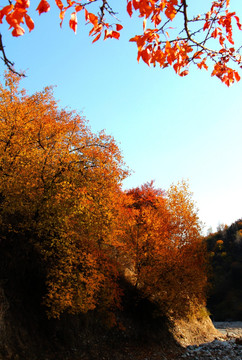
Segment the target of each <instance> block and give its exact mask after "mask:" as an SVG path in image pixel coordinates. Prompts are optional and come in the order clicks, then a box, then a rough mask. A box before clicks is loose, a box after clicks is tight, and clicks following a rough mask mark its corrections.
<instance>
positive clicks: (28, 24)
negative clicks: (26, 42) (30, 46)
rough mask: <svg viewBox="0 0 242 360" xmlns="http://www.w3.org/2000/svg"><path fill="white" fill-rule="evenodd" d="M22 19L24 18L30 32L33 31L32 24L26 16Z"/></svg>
mask: <svg viewBox="0 0 242 360" xmlns="http://www.w3.org/2000/svg"><path fill="white" fill-rule="evenodd" d="M24 17H25V22H26V25H27V26H28V28H29V32H30V31H32V30H33V29H34V22H33V20H32V19H31V17H30V16H29V15H28V14H25V15H24Z"/></svg>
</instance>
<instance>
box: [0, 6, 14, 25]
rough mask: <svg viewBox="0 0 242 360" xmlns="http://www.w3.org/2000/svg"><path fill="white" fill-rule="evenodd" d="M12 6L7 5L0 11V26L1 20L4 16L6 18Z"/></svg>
mask: <svg viewBox="0 0 242 360" xmlns="http://www.w3.org/2000/svg"><path fill="white" fill-rule="evenodd" d="M13 7H14V6H13V5H7V6H5V7H4V8H3V9H2V10H0V24H2V19H3V17H4V16H6V15H7V14H8V13H9V12H10V11H11V10H12V9H13Z"/></svg>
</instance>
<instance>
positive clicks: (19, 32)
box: [12, 25, 25, 37]
mask: <svg viewBox="0 0 242 360" xmlns="http://www.w3.org/2000/svg"><path fill="white" fill-rule="evenodd" d="M24 32H25V31H24V29H23V28H22V27H21V26H20V25H15V28H14V29H13V31H12V35H13V36H15V37H18V36H22V35H23V34H24Z"/></svg>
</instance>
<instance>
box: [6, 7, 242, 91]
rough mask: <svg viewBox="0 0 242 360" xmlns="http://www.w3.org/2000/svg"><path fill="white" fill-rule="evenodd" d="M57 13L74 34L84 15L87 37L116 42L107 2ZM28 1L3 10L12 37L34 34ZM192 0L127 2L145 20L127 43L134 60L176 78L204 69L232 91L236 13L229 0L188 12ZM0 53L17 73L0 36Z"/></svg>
mask: <svg viewBox="0 0 242 360" xmlns="http://www.w3.org/2000/svg"><path fill="white" fill-rule="evenodd" d="M55 3H56V6H57V7H58V9H59V17H60V25H62V23H63V21H64V18H65V15H66V13H67V12H69V15H70V18H69V26H70V28H71V29H72V30H73V31H74V32H76V31H77V24H78V17H79V16H81V14H83V15H84V18H85V21H86V23H87V24H89V25H90V26H91V29H90V32H89V35H90V36H92V37H93V42H96V41H97V40H99V39H100V38H101V37H103V39H104V40H106V39H108V38H114V39H119V37H120V31H121V30H122V28H123V25H124V26H125V24H123V25H121V24H120V22H119V21H118V20H117V17H116V15H117V13H116V11H115V4H114V5H112V4H111V1H108V0H87V1H80V0H78V1H72V0H66V1H63V2H62V1H61V0H55ZM31 5H32V2H31V1H30V0H12V1H7V0H6V4H5V5H2V9H1V10H0V23H2V22H3V20H5V21H6V22H7V23H8V24H9V28H10V29H11V30H12V35H13V36H16V37H17V36H21V35H23V34H24V32H25V29H24V26H26V27H27V29H28V30H29V31H32V30H33V29H34V22H33V20H32V18H31V17H30V16H29V14H28V11H29V9H30V7H31ZM191 5H192V1H191V0H127V12H128V14H129V15H130V17H133V16H134V13H137V14H138V16H139V17H140V18H142V19H143V33H142V34H140V35H135V36H134V37H132V38H131V39H130V41H131V42H135V43H136V45H137V50H138V57H137V59H138V61H139V60H140V59H142V60H143V61H144V62H145V63H146V64H147V65H149V66H150V65H153V66H156V65H159V66H160V67H161V68H166V67H168V66H172V67H173V69H174V70H175V72H176V73H177V74H178V75H180V76H186V75H187V74H188V72H189V66H190V65H191V64H193V65H195V66H196V67H197V68H198V69H206V70H208V68H209V67H211V69H212V71H211V75H212V76H217V77H218V78H219V79H220V80H221V81H222V82H223V83H225V84H226V85H227V86H230V85H231V84H233V83H234V81H239V80H240V75H239V73H238V69H240V68H241V67H242V57H241V55H240V48H241V46H240V44H235V41H234V32H235V27H236V28H237V29H238V30H239V31H241V30H242V25H241V23H240V19H239V17H238V16H237V15H236V12H235V11H232V10H230V0H217V1H211V6H210V7H209V8H208V9H207V11H206V12H205V13H201V14H200V13H199V14H196V13H194V12H193V10H191V11H190V7H192V6H191ZM50 8H51V7H50V3H49V2H48V1H47V0H41V1H40V2H39V4H38V6H37V8H36V10H37V11H38V13H39V15H41V14H43V13H46V12H48V11H50ZM0 50H1V52H2V55H3V61H4V63H5V64H6V66H7V67H8V68H9V69H11V70H12V71H15V70H14V68H13V63H12V62H11V61H10V60H9V59H8V58H7V56H6V53H5V49H4V46H3V41H2V35H1V36H0Z"/></svg>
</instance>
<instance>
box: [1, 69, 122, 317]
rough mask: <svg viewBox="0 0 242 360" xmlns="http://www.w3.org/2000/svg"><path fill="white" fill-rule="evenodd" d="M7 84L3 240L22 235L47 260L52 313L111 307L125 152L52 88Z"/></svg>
mask: <svg viewBox="0 0 242 360" xmlns="http://www.w3.org/2000/svg"><path fill="white" fill-rule="evenodd" d="M5 80H6V83H5V85H6V86H3V85H0V178H1V182H0V195H1V196H0V199H1V211H0V223H1V237H2V239H4V241H8V240H9V239H10V238H14V237H15V236H16V234H18V236H21V237H22V238H23V239H24V241H25V242H28V243H29V244H31V246H33V247H34V248H35V250H36V251H38V253H39V254H40V255H41V257H42V261H43V263H44V268H45V269H46V286H47V293H46V296H45V304H46V305H47V306H48V308H49V314H50V315H51V316H56V317H58V316H59V315H60V314H61V313H62V312H63V311H65V310H67V311H69V312H71V313H75V312H79V311H82V312H86V311H88V310H90V309H94V308H95V307H96V305H97V304H98V303H100V302H101V303H102V304H104V303H106V305H107V307H110V308H111V307H112V306H114V304H115V303H118V298H119V290H118V287H117V285H116V280H115V279H116V277H117V267H116V265H115V260H114V258H113V256H112V254H111V253H110V249H112V247H114V246H115V243H114V241H113V238H112V234H113V232H114V227H115V221H116V217H117V203H118V201H119V193H120V192H121V188H120V185H121V181H122V179H123V178H124V177H125V176H126V175H127V172H126V171H125V169H124V165H123V162H122V157H121V155H120V151H119V149H118V147H117V145H116V144H115V141H114V140H113V138H112V137H110V136H107V135H106V134H105V133H104V132H101V133H99V134H94V133H92V132H91V130H90V128H89V127H88V126H87V123H86V121H85V120H84V119H83V118H82V117H81V116H79V115H78V114H76V113H75V112H68V111H66V110H59V109H58V107H57V103H56V101H55V99H54V98H53V95H52V90H51V88H45V89H44V90H43V91H42V92H38V93H35V94H34V95H32V96H29V95H27V94H26V93H25V91H24V90H19V89H18V82H19V78H18V77H17V76H15V75H14V74H11V73H9V74H7V75H6V77H5ZM110 245H112V247H111V246H110ZM26 261H27V260H26ZM101 299H102V300H101Z"/></svg>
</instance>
